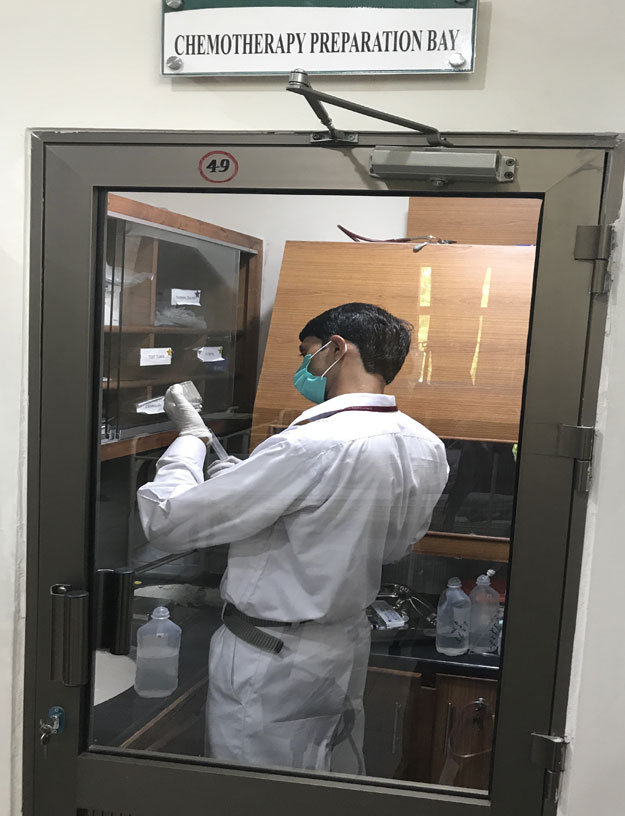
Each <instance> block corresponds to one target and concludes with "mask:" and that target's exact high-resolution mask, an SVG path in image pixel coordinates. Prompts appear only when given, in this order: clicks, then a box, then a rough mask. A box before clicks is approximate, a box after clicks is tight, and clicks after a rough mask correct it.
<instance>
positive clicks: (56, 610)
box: [50, 584, 89, 686]
mask: <svg viewBox="0 0 625 816" xmlns="http://www.w3.org/2000/svg"><path fill="white" fill-rule="evenodd" d="M50 599H51V603H52V614H51V625H52V650H51V657H52V662H51V666H50V679H51V680H56V681H58V682H61V683H63V685H64V686H84V685H85V683H86V682H87V679H88V657H89V650H88V635H89V628H88V620H89V617H88V615H89V593H88V592H86V591H85V590H84V589H72V587H71V584H54V585H53V586H51V587H50Z"/></svg>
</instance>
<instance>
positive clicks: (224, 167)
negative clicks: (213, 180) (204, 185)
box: [206, 159, 230, 173]
mask: <svg viewBox="0 0 625 816" xmlns="http://www.w3.org/2000/svg"><path fill="white" fill-rule="evenodd" d="M228 170H230V159H220V160H219V162H218V161H217V159H211V160H210V161H209V163H208V164H207V165H206V172H207V173H226V172H227V171H228Z"/></svg>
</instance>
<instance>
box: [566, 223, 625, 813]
mask: <svg viewBox="0 0 625 816" xmlns="http://www.w3.org/2000/svg"><path fill="white" fill-rule="evenodd" d="M616 231H617V247H616V250H615V252H614V256H613V259H612V262H611V270H610V271H611V274H612V275H613V276H614V283H613V287H612V291H611V293H610V312H609V317H608V326H607V335H606V341H605V347H604V365H603V370H602V377H601V384H600V396H599V405H598V417H597V429H598V431H599V433H598V437H597V448H596V451H595V456H594V463H593V468H594V475H593V482H592V487H591V493H590V497H589V505H588V516H587V523H586V537H585V541H584V560H583V567H582V581H581V589H580V600H579V609H578V616H577V631H576V644H575V652H574V656H573V671H572V677H571V690H570V697H569V717H568V723H567V732H568V734H569V735H570V737H571V744H570V748H569V752H570V756H569V760H568V764H569V768H570V772H569V773H567V774H566V776H565V783H564V785H563V790H562V799H561V803H560V811H561V813H562V816H581V814H587V813H592V812H595V813H597V814H600V816H603V813H604V812H605V814H606V816H608V814H610V816H611V814H612V813H614V814H616V813H622V812H623V810H624V807H623V803H622V797H623V792H622V789H621V790H620V792H619V789H620V788H621V787H622V776H623V770H624V769H625V728H624V727H623V725H624V723H625V649H623V648H622V641H621V631H622V621H623V610H622V598H623V592H624V591H625V547H624V541H623V511H622V507H623V453H624V447H625V445H624V436H625V423H624V420H623V418H624V417H625V371H624V367H623V359H624V355H625V281H624V280H623V277H624V274H625V212H624V211H623V210H621V215H620V217H619V220H618V222H617V225H616ZM607 796H611V797H612V798H610V799H607ZM607 801H610V802H612V803H613V804H612V807H613V809H609V808H607V807H606V809H605V810H602V803H604V802H607Z"/></svg>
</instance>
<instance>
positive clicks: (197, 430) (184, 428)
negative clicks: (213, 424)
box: [165, 383, 211, 440]
mask: <svg viewBox="0 0 625 816" xmlns="http://www.w3.org/2000/svg"><path fill="white" fill-rule="evenodd" d="M165 412H166V413H167V416H168V417H169V418H170V419H171V421H172V422H173V423H174V425H175V426H176V427H177V428H178V430H179V431H180V436H197V437H199V438H200V439H204V440H207V439H209V438H210V435H211V432H210V431H209V429H208V428H207V427H206V425H205V424H204V422H203V421H202V418H201V417H200V415H199V413H198V412H197V411H196V409H195V408H194V407H193V406H192V405H191V403H190V402H189V400H188V399H187V398H186V397H185V396H184V394H183V392H182V386H181V385H179V384H178V383H177V384H176V385H170V386H169V388H168V389H167V391H166V392H165Z"/></svg>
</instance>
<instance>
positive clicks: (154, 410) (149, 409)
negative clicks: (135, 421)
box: [136, 397, 165, 414]
mask: <svg viewBox="0 0 625 816" xmlns="http://www.w3.org/2000/svg"><path fill="white" fill-rule="evenodd" d="M136 407H137V413H138V414H164V413H165V397H154V399H149V400H144V401H143V402H138V403H137V406H136Z"/></svg>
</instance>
